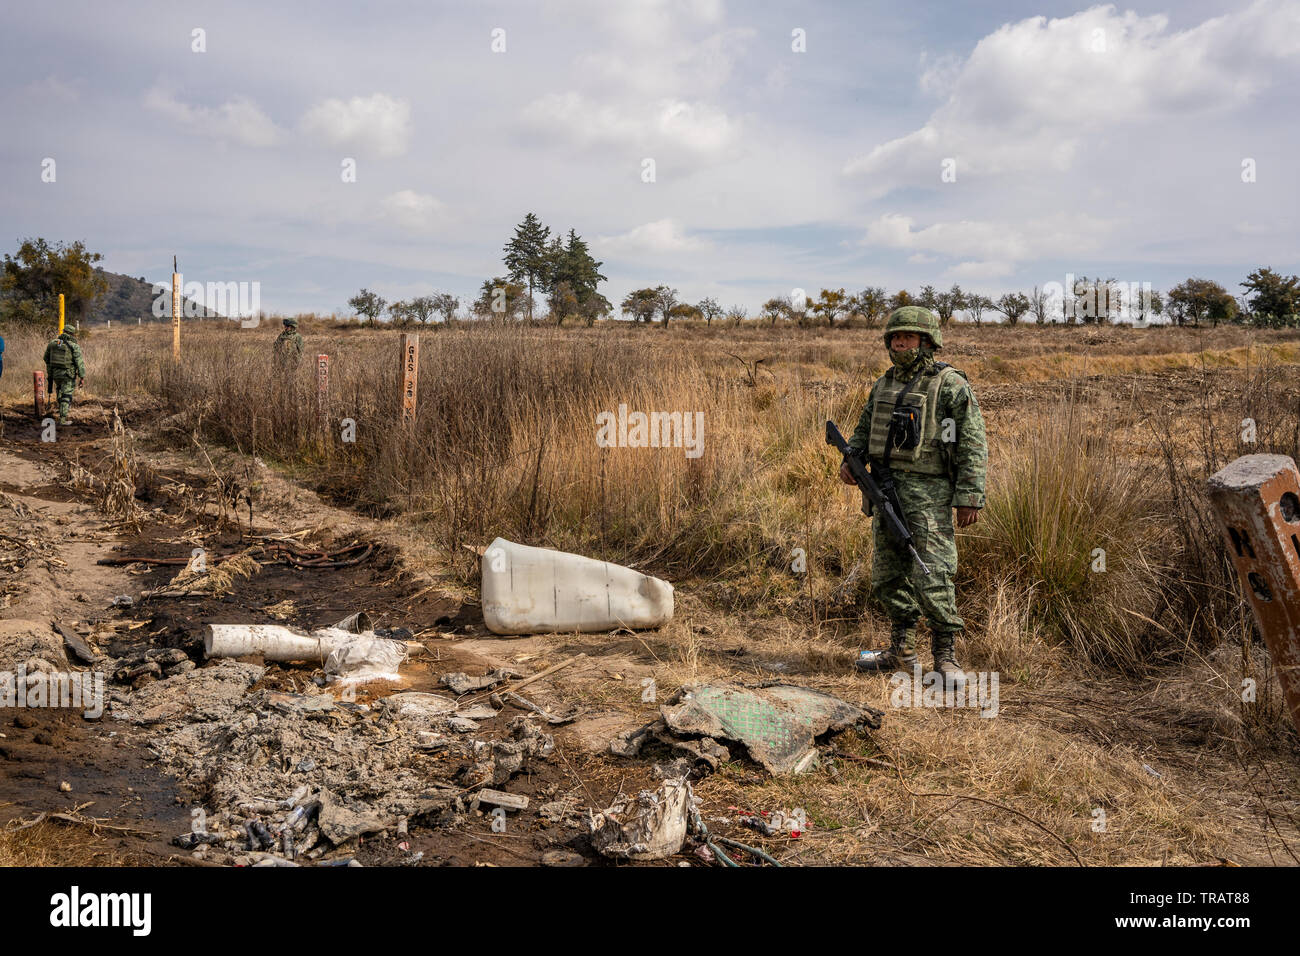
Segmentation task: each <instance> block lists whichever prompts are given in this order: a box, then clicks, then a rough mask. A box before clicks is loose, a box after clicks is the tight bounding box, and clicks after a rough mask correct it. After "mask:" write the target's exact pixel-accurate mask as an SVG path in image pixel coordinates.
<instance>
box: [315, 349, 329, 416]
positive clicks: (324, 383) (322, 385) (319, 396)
mask: <svg viewBox="0 0 1300 956" xmlns="http://www.w3.org/2000/svg"><path fill="white" fill-rule="evenodd" d="M329 382H330V357H329V356H328V355H317V356H316V418H317V421H318V424H319V425H320V427H321V430H322V431H324V430H325V429H327V428H329V415H328V414H327V412H328V410H329V408H328V403H329Z"/></svg>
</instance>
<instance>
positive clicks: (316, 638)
mask: <svg viewBox="0 0 1300 956" xmlns="http://www.w3.org/2000/svg"><path fill="white" fill-rule="evenodd" d="M355 639H356V635H355V634H349V633H347V632H346V631H339V630H334V629H333V628H327V629H325V630H323V631H317V632H316V633H315V634H311V635H306V634H296V633H294V632H293V631H291V630H289V629H288V628H287V627H281V626H280V625H278V624H209V625H207V626H206V627H205V628H204V629H203V652H204V653H205V654H206V655H207V656H208V657H210V658H211V657H243V656H244V655H245V654H261V655H262V657H263V658H264V659H265V660H268V661H315V662H317V663H320V664H323V663H325V658H327V657H329V655H330V652H331V651H333V650H334V649H335V648H336V647H338V646H339V645H340V644H343V643H344V642H346V641H350V640H355Z"/></svg>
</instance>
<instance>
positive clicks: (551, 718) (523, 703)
mask: <svg viewBox="0 0 1300 956" xmlns="http://www.w3.org/2000/svg"><path fill="white" fill-rule="evenodd" d="M505 697H507V698H509V699H510V700H512V701H514V702H515V703H516V704H518V705H519V706H520V707H522V708H523V709H524V710H531V711H532V712H533V713H534V714H538V715H540V716H541V717H543V718H545V720H546V722H547V723H548V724H557V725H558V724H568V723H572V722H573V721H575V720H577V719H578V718H579V717H581V716H582V714H583V711H582V710H581V709H579V708H577V707H575V708H574V709H573V710H572V711H571V712H570V713H568V714H564V715H563V716H556V715H554V714H552V713H550V712H549V711H547V710H544V709H543V708H541V707H538V706H537V705H536V704H534V703H533V702H532V701H531V700H528V699H527V698H526V697H521V696H519V695H518V694H516V693H515V692H514V691H506V693H505Z"/></svg>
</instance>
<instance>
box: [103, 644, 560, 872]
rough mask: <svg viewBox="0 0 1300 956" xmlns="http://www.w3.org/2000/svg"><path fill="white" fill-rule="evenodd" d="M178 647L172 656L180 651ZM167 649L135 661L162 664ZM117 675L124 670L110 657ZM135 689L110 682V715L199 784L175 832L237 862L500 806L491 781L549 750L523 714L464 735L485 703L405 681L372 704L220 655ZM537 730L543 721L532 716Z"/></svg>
mask: <svg viewBox="0 0 1300 956" xmlns="http://www.w3.org/2000/svg"><path fill="white" fill-rule="evenodd" d="M175 653H180V655H181V656H182V657H184V654H183V653H181V652H175ZM173 656H175V654H171V655H167V654H163V655H158V656H156V657H154V658H153V659H147V660H146V661H144V662H146V663H157V664H158V670H159V671H161V670H162V667H163V666H166V667H169V668H174V667H175V664H176V663H178V662H172V661H171V657H173ZM114 663H115V664H117V666H118V670H119V671H120V672H123V676H126V674H127V672H129V671H130V667H129V666H128V665H127V664H125V663H122V662H121V661H116V662H114ZM186 663H189V664H190V668H189V669H181V670H179V671H177V672H176V673H174V675H173V676H170V677H166V676H159V675H158V674H154V675H153V677H154V679H152V680H151V681H149V682H147V683H144V684H143V685H141V686H139V687H138V688H137V689H133V690H132V689H128V688H127V687H125V686H115V687H113V688H112V689H111V691H110V694H109V698H110V701H111V715H112V716H113V717H116V718H117V719H120V720H124V721H128V722H130V723H133V724H136V725H138V726H141V727H148V728H149V729H150V732H151V734H152V736H151V740H150V744H149V747H150V750H151V751H152V752H153V754H154V755H155V756H156V758H157V759H158V762H159V765H160V768H161V769H162V770H164V771H166V772H168V773H171V774H173V775H175V776H176V777H177V778H178V779H179V780H180V781H181V782H182V783H183V784H185V785H187V789H188V790H190V791H192V792H193V793H196V794H202V795H203V797H202V799H201V800H196V804H197V805H198V807H199V809H200V810H201V812H200V813H198V814H196V817H195V820H196V822H197V825H196V826H195V828H194V829H193V830H192V831H191V832H189V833H185V834H183V835H181V836H179V837H177V838H176V840H175V841H174V842H175V843H176V845H177V846H180V847H182V848H184V849H188V850H191V851H193V852H194V853H195V854H196V855H198V856H199V857H201V858H204V859H209V860H220V861H222V862H241V863H244V864H246V865H260V866H272V865H289V864H294V863H297V864H302V863H313V862H316V861H320V862H321V863H324V862H326V861H327V860H329V861H331V862H337V863H339V864H340V865H341V862H343V861H344V858H345V857H347V856H350V855H351V854H352V853H354V852H355V850H356V848H357V845H358V841H359V840H360V839H361V838H363V837H366V836H368V835H371V834H385V833H394V832H397V833H403V834H404V833H405V832H406V829H407V827H408V825H409V823H410V822H411V821H417V820H418V821H421V822H424V823H427V824H430V825H433V826H454V825H457V824H459V823H462V822H464V821H465V820H466V817H467V814H470V813H472V812H473V810H474V809H475V808H476V807H477V806H478V804H479V803H483V804H484V805H485V806H486V805H493V806H502V807H506V808H507V809H509V810H511V811H514V810H518V809H523V808H526V807H527V806H528V799H527V798H526V797H521V796H514V795H511V794H509V793H508V792H504V791H500V790H497V791H495V792H494V791H492V790H491V789H485V788H498V787H501V786H502V785H505V784H507V783H508V782H509V781H510V780H511V778H512V777H514V776H515V775H517V774H519V773H521V772H525V771H528V770H530V769H531V768H533V767H535V765H536V763H537V762H538V761H543V760H546V759H547V758H548V757H549V756H550V755H551V754H552V753H553V751H554V748H555V743H554V740H553V738H552V737H551V736H550V735H549V734H547V733H545V732H543V730H542V729H541V727H539V723H540V721H539V720H538V719H537V718H535V717H531V716H515V717H513V718H512V719H511V720H510V721H509V723H508V724H507V725H506V728H505V731H504V733H503V732H502V731H500V730H497V731H495V732H494V733H493V735H492V736H491V737H487V736H483V735H481V734H479V733H476V731H478V730H479V729H480V728H479V724H478V721H479V720H486V719H490V718H492V717H495V716H496V715H497V711H496V710H494V709H493V708H491V707H489V706H487V704H486V703H483V702H479V703H472V704H467V707H466V709H465V711H464V712H463V713H461V712H458V705H457V702H456V701H455V700H453V699H451V698H450V697H444V696H442V695H440V694H429V693H421V692H414V691H407V692H401V693H396V694H392V695H391V696H388V697H384V698H380V699H378V700H376V701H374V702H373V704H372V705H367V704H361V703H354V702H350V701H348V700H344V699H339V698H338V697H337V696H335V694H334V693H331V692H323V691H322V692H317V689H316V687H315V686H314V685H311V684H309V685H308V690H309V692H306V693H287V692H284V691H279V690H273V689H269V688H260V689H254V688H255V685H257V684H258V682H259V681H262V680H263V678H264V677H265V676H266V675H267V673H268V670H269V668H268V667H264V666H262V665H260V664H253V663H248V662H247V661H241V660H235V659H231V658H220V659H216V660H211V661H209V662H207V663H206V664H205V665H204V666H202V667H195V666H194V664H193V662H192V661H189V660H188V659H186ZM543 726H544V725H543Z"/></svg>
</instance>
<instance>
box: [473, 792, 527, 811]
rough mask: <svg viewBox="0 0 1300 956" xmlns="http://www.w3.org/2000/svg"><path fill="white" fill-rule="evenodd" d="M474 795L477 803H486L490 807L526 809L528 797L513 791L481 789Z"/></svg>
mask: <svg viewBox="0 0 1300 956" xmlns="http://www.w3.org/2000/svg"><path fill="white" fill-rule="evenodd" d="M475 796H477V797H478V802H479V803H486V804H487V805H488V806H492V807H504V808H505V809H507V810H527V809H528V798H527V797H525V796H522V795H516V794H513V793H503V792H502V791H500V790H491V789H483V790H480V791H479V792H478V793H477V794H475Z"/></svg>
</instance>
